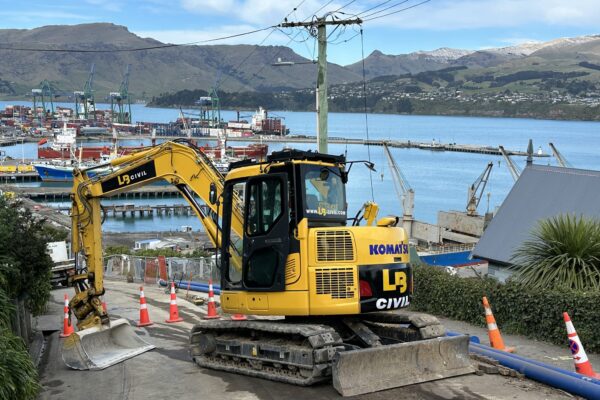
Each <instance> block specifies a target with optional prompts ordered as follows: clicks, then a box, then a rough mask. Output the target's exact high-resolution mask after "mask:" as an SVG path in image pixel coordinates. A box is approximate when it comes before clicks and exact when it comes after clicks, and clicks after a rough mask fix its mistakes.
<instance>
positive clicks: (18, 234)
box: [0, 197, 56, 314]
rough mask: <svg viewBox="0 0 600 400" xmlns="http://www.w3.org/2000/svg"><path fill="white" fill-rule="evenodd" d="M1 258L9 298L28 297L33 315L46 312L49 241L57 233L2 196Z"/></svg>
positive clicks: (49, 267) (49, 260)
mask: <svg viewBox="0 0 600 400" xmlns="http://www.w3.org/2000/svg"><path fill="white" fill-rule="evenodd" d="M0 221H2V223H1V224H0V259H1V260H3V261H4V265H5V266H6V271H5V277H6V280H7V285H6V287H5V288H4V290H5V291H6V293H7V295H8V296H9V297H10V298H13V299H15V298H18V297H21V296H24V295H25V296H27V299H28V300H27V301H28V306H29V309H30V310H31V312H33V313H34V314H40V313H41V312H43V310H44V307H45V305H46V302H47V301H48V299H49V298H50V290H51V288H52V287H51V284H50V270H51V269H52V265H53V264H52V259H51V258H50V256H49V255H48V253H47V252H46V244H47V243H48V241H51V240H53V239H54V238H56V231H55V230H53V229H48V228H46V227H45V221H44V220H41V219H36V218H34V217H33V216H32V215H31V213H30V212H29V211H28V210H27V209H25V208H24V207H22V206H21V204H20V203H19V202H15V201H7V200H6V199H4V198H3V197H0Z"/></svg>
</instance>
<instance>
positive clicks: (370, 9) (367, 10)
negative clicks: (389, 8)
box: [358, 0, 392, 16]
mask: <svg viewBox="0 0 600 400" xmlns="http://www.w3.org/2000/svg"><path fill="white" fill-rule="evenodd" d="M390 1H392V0H386V1H384V2H383V3H379V4H377V5H375V6H373V7H371V8H368V9H366V10H365V11H363V12H360V13H358V16H360V15H362V14H366V13H368V12H369V11H372V10H375V9H376V8H379V7H381V6H384V5H386V4H387V3H389V2H390Z"/></svg>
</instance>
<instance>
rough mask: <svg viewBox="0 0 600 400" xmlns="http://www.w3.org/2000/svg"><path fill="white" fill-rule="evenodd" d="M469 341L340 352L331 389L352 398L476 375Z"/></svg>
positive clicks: (447, 339) (456, 339)
mask: <svg viewBox="0 0 600 400" xmlns="http://www.w3.org/2000/svg"><path fill="white" fill-rule="evenodd" d="M468 349H469V337H468V336H466V335H465V336H454V337H438V338H434V339H427V340H419V341H415V342H407V343H398V344H392V345H386V346H378V347H371V348H367V349H359V350H350V351H342V352H338V353H336V355H335V357H334V359H333V369H332V375H333V386H334V388H335V389H336V390H337V391H338V392H339V393H340V394H341V395H342V396H355V395H359V394H364V393H371V392H376V391H379V390H385V389H391V388H395V387H400V386H406V385H412V384H415V383H421V382H427V381H432V380H436V379H442V378H449V377H452V376H458V375H465V374H470V373H473V372H475V369H474V368H473V366H472V365H471V362H470V358H469V350H468Z"/></svg>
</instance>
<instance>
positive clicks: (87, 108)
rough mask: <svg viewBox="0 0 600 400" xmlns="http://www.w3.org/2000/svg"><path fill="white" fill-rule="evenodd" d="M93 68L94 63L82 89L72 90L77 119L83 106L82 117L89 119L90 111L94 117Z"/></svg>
mask: <svg viewBox="0 0 600 400" xmlns="http://www.w3.org/2000/svg"><path fill="white" fill-rule="evenodd" d="M94 70H95V64H92V67H91V68H90V73H89V75H88V79H87V81H85V85H84V86H83V90H76V91H74V92H73V96H74V98H75V117H76V118H77V119H79V117H80V111H81V108H82V107H83V118H85V119H89V117H90V113H92V114H93V116H94V120H95V119H96V112H95V111H96V102H95V101H94V89H93V86H94Z"/></svg>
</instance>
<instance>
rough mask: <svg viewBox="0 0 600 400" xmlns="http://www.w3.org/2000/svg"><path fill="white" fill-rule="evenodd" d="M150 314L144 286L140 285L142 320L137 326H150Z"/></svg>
mask: <svg viewBox="0 0 600 400" xmlns="http://www.w3.org/2000/svg"><path fill="white" fill-rule="evenodd" d="M152 324H153V322H151V321H150V316H149V315H148V306H147V305H146V296H144V287H143V286H140V322H138V323H137V326H148V325H152Z"/></svg>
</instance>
